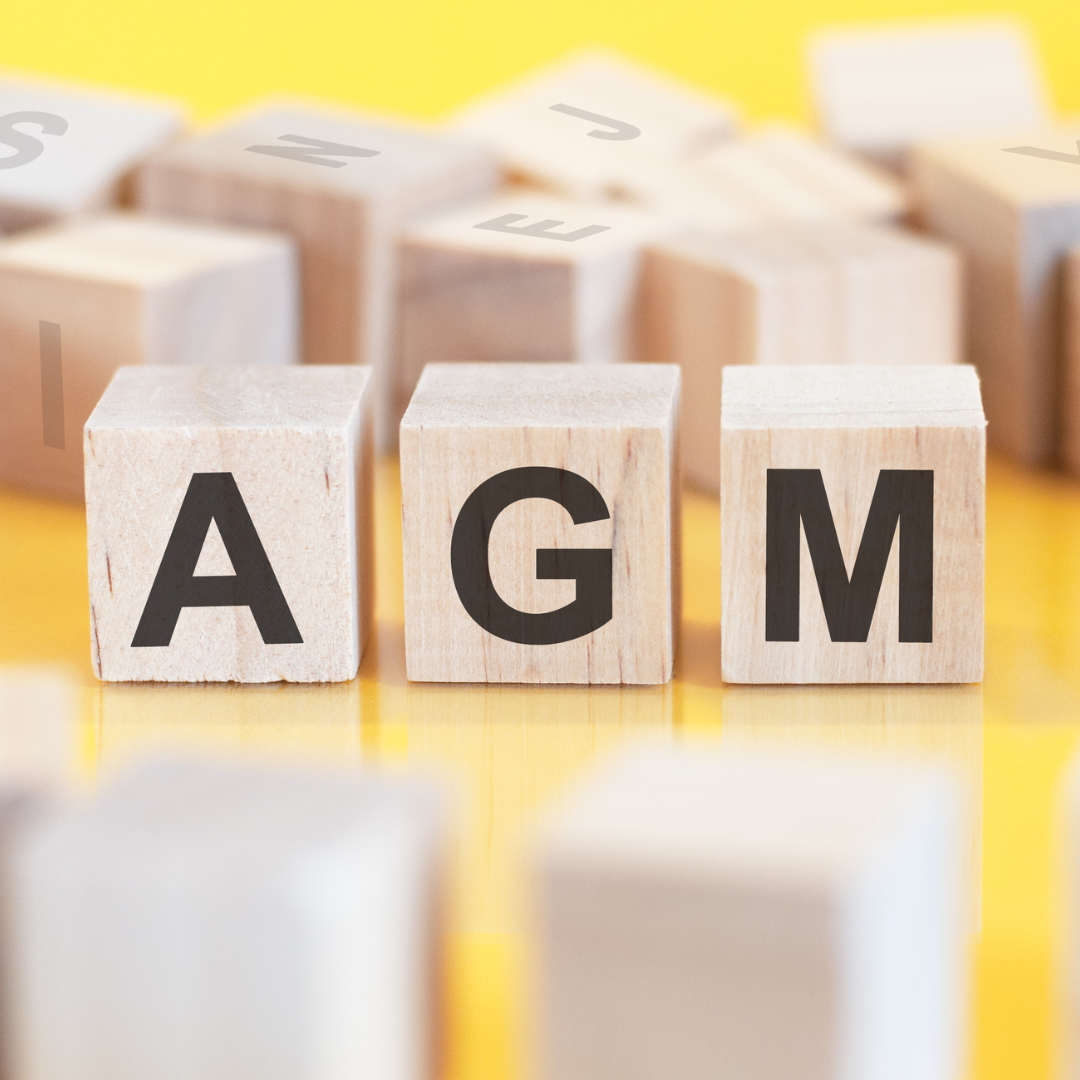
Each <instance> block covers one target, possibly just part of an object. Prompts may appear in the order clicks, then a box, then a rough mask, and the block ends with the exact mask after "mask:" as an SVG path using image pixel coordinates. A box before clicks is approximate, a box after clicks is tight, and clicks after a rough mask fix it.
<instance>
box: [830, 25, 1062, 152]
mask: <svg viewBox="0 0 1080 1080" xmlns="http://www.w3.org/2000/svg"><path fill="white" fill-rule="evenodd" d="M809 61H810V76H811V85H812V90H813V95H814V99H815V105H816V108H817V114H818V120H819V122H820V124H821V126H822V128H823V129H824V131H825V133H826V134H827V135H828V137H829V138H830V139H832V140H833V141H835V142H838V143H840V144H841V145H842V146H846V147H848V148H850V149H852V150H858V151H861V152H863V153H865V154H869V155H871V156H873V157H876V158H878V159H879V160H881V161H883V162H885V163H888V164H890V165H894V166H897V165H900V164H901V163H902V161H903V158H904V155H905V153H906V151H908V150H909V149H910V148H911V147H912V146H914V145H916V144H917V143H920V142H924V141H926V140H928V139H951V138H960V139H963V138H978V137H979V136H983V135H993V134H994V133H996V132H999V131H1008V130H1009V129H1010V128H1024V127H1031V126H1034V125H1039V124H1044V123H1046V122H1047V120H1048V119H1049V110H1048V108H1047V103H1046V100H1047V99H1046V92H1045V89H1044V85H1043V79H1042V75H1041V72H1040V70H1039V63H1038V61H1037V60H1036V58H1035V56H1034V53H1033V50H1032V47H1031V43H1030V41H1029V39H1028V37H1027V34H1026V33H1025V32H1024V30H1023V28H1022V27H1021V26H1019V25H1017V24H1016V23H1014V22H1012V21H1010V20H999V19H968V20H963V21H961V20H957V21H953V22H946V21H942V22H926V23H923V24H922V25H918V24H916V25H909V26H904V25H888V24H880V25H878V26H873V27H865V28H858V29H843V30H830V31H827V32H825V33H822V34H818V35H817V36H816V38H815V39H814V41H813V43H812V45H811V48H810V54H809Z"/></svg>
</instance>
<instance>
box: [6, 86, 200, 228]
mask: <svg viewBox="0 0 1080 1080" xmlns="http://www.w3.org/2000/svg"><path fill="white" fill-rule="evenodd" d="M183 124H184V117H183V113H182V112H181V111H180V109H179V108H177V107H176V106H174V105H172V104H167V103H165V102H160V101H154V99H153V98H150V99H143V98H136V97H126V96H124V95H121V94H117V93H114V92H112V91H108V92H101V91H97V90H86V89H83V88H81V87H73V86H57V85H51V84H49V83H38V82H33V81H29V80H21V79H20V80H18V81H13V80H10V79H7V78H2V79H0V148H2V150H3V157H2V158H0V232H7V231H8V230H14V229H21V228H26V227H28V226H31V225H40V224H44V223H46V222H49V221H53V220H55V219H57V218H62V217H67V216H69V215H71V214H80V213H86V212H87V211H94V210H103V209H105V208H106V207H109V206H113V205H115V204H116V203H117V202H118V201H119V199H120V196H121V194H122V193H123V192H122V188H123V186H124V184H125V183H126V182H127V180H128V174H129V173H130V172H131V170H132V169H134V168H135V167H136V166H137V165H139V164H140V163H141V162H142V160H143V159H144V158H146V157H147V156H148V155H150V154H151V153H153V152H154V151H155V150H159V149H160V148H161V147H162V146H164V145H165V144H166V143H168V142H171V141H172V140H173V139H175V138H176V137H177V136H178V135H179V134H180V132H181V130H182V128H183ZM12 151H13V152H12Z"/></svg>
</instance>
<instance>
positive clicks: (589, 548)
mask: <svg viewBox="0 0 1080 1080" xmlns="http://www.w3.org/2000/svg"><path fill="white" fill-rule="evenodd" d="M678 407H679V370H678V368H676V367H673V366H670V365H657V364H625V365H622V364H620V365H599V366H588V365H579V364H558V365H555V364H430V365H428V367H427V368H426V369H425V371H424V374H423V375H422V376H421V379H420V382H419V384H418V385H417V388H416V393H415V394H414V396H413V400H412V402H411V404H410V405H409V408H408V410H407V411H406V413H405V416H404V418H403V419H402V422H401V486H402V502H403V515H402V518H403V525H402V533H403V546H404V570H405V649H406V666H407V670H408V676H409V678H410V679H413V680H417V681H420V682H522V683H650V684H656V683H664V682H667V681H668V679H670V678H671V673H672V660H673V654H674V649H675V643H676V640H677V635H678V625H679V602H680V578H679V557H680V552H679V487H680V485H679V460H678V431H677V427H678ZM574 522H577V524H574Z"/></svg>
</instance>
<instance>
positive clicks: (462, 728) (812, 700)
mask: <svg viewBox="0 0 1080 1080" xmlns="http://www.w3.org/2000/svg"><path fill="white" fill-rule="evenodd" d="M989 477H990V479H989V492H988V508H987V511H988V520H987V538H988V539H987V597H986V614H987V671H986V681H985V683H984V684H983V685H982V686H981V687H980V686H969V687H939V688H933V687H876V688H866V687H849V688H839V689H831V688H802V689H787V688H767V687H762V688H736V687H731V688H724V687H722V686H721V684H720V679H719V654H718V646H719V616H720V608H719V585H720V582H719V540H720V533H719V511H718V506H717V503H716V501H715V500H712V499H707V498H704V497H702V496H700V495H695V494H692V493H688V495H687V497H686V500H685V502H684V530H683V543H684V559H685V582H686V585H685V590H684V592H685V596H684V613H685V622H684V626H683V648H682V651H681V657H680V663H679V668H678V672H679V673H678V678H677V679H676V680H675V681H674V682H673V683H672V684H671V685H669V686H666V687H655V688H652V687H648V688H635V689H620V688H617V687H598V688H593V689H581V688H562V687H559V688H521V687H482V686H459V687H447V686H422V685H415V684H414V685H412V686H410V685H408V684H407V683H406V680H405V678H404V663H403V629H402V595H401V552H400V502H399V498H400V496H399V490H398V483H397V470H396V464H395V463H394V462H393V461H385V462H383V463H382V465H381V467H380V470H379V477H378V488H377V507H376V509H377V544H378V548H377V554H378V592H377V599H376V608H377V612H376V614H377V620H378V633H377V637H376V640H375V641H373V642H372V644H371V646H369V648H368V651H367V653H366V654H365V657H364V662H363V666H362V670H361V676H360V678H358V679H357V680H355V681H354V682H352V683H349V684H344V685H336V686H313V687H303V686H254V687H236V686H216V687H215V686H205V687H198V686H176V687H162V686H156V687H150V686H134V685H117V686H103V685H98V684H97V683H96V682H95V681H94V679H93V677H92V675H91V672H90V667H89V655H88V629H87V607H88V601H87V584H86V560H85V527H84V521H83V513H82V510H81V508H80V507H76V506H71V505H65V504H62V503H57V502H52V501H49V500H45V499H40V498H35V497H33V496H29V495H24V494H21V493H17V492H13V491H3V490H0V663H8V662H26V661H35V662H39V661H50V662H58V663H61V664H64V665H66V666H67V667H68V668H69V669H70V670H71V671H72V672H74V673H75V674H76V676H77V677H78V678H79V679H80V680H81V681H82V683H83V685H84V686H85V694H84V704H85V708H84V717H83V720H82V727H81V732H80V736H81V737H80V745H81V747H82V758H83V766H84V769H85V771H86V772H87V773H88V774H91V775H92V774H95V773H100V772H101V770H103V769H112V768H113V767H114V766H116V765H117V764H119V763H122V762H123V761H125V760H126V759H128V758H130V757H131V756H132V755H133V754H137V753H140V752H146V751H148V750H153V749H163V748H181V749H184V750H187V751H191V750H198V751H212V752H215V753H230V754H242V755H261V754H287V755H289V756H291V757H294V758H297V757H302V758H308V759H314V760H333V761H336V762H346V763H348V762H360V761H380V762H383V763H388V764H390V765H391V766H393V765H395V764H396V763H400V762H408V763H410V764H420V765H424V766H426V767H435V768H437V769H439V770H440V771H442V772H444V773H445V774H448V775H449V776H451V777H453V778H454V780H455V782H456V784H457V790H458V793H459V797H460V802H459V818H460V826H461V827H460V840H459V844H458V850H457V875H456V881H457V885H458V891H457V903H456V911H455V924H456V929H455V934H454V939H453V942H454V943H453V948H452V963H451V995H450V1009H451V1016H450V1039H449V1060H450V1075H451V1076H453V1077H455V1078H462V1080H464V1078H468V1080H481V1078H485V1080H487V1078H510V1077H518V1076H522V1075H524V1072H525V1070H524V1068H523V1066H522V1058H523V1056H524V1055H523V1048H524V1045H525V1043H526V1042H527V1038H526V1031H527V1023H526V1022H525V1020H524V1019H523V1018H524V1017H526V1016H527V1015H528V1010H527V1008H526V1006H525V1002H526V1000H527V979H526V972H527V962H526V954H525V950H524V948H523V938H522V936H521V934H520V933H519V931H520V928H521V926H522V918H523V906H524V905H523V900H524V897H523V889H522V875H521V872H520V855H521V848H522V844H523V842H524V840H525V838H526V837H527V835H528V830H529V828H530V825H531V823H532V822H533V821H534V819H535V817H536V813H537V808H538V807H539V806H541V805H542V804H543V803H544V802H545V801H547V800H548V799H549V798H551V797H552V796H553V795H555V794H556V793H557V792H558V791H559V789H560V788H562V787H563V786H564V785H565V784H566V783H567V782H569V781H570V780H572V779H573V778H574V777H576V776H578V775H580V774H581V773H582V771H583V770H585V769H586V768H587V767H588V766H589V764H590V763H591V762H592V761H593V760H594V759H595V758H596V757H597V756H598V755H601V754H603V753H605V752H606V751H607V750H609V749H611V748H613V747H615V746H617V745H618V744H620V743H624V742H626V741H628V740H631V739H636V738H642V737H653V738H656V737H672V736H674V737H677V738H680V737H681V738H706V739H721V740H723V741H725V742H728V743H730V742H733V741H735V740H742V741H746V740H755V741H761V740H773V741H780V742H785V743H795V742H807V741H812V742H827V743H840V744H844V745H847V746H850V747H854V748H858V749H864V750H874V751H878V750H880V751H882V752H888V753H891V752H901V753H912V752H914V753H923V754H930V755H935V756H939V757H942V758H945V759H947V760H950V761H953V762H954V763H956V764H957V765H959V767H960V768H961V769H962V770H964V771H965V772H966V773H967V775H968V776H969V777H970V778H971V780H972V781H973V789H974V791H975V792H976V794H977V796H978V799H977V804H978V813H976V814H975V815H974V821H973V827H972V838H971V865H972V870H973V875H974V876H973V883H974V882H977V881H978V880H979V878H980V877H981V886H982V888H981V893H982V897H981V930H980V932H979V934H978V936H977V939H976V941H977V945H976V953H975V961H976V966H975V975H974V995H975V1001H974V1006H975V1033H974V1047H973V1068H972V1075H973V1076H976V1077H978V1078H980V1080H990V1078H995V1080H997V1078H1001V1080H1006V1078H1007V1080H1016V1078H1017V1077H1024V1078H1028V1080H1038V1078H1041V1077H1045V1076H1048V1075H1049V1072H1050V1049H1051V1043H1052V1029H1051V1015H1052V1008H1051V956H1052V952H1053V942H1054V935H1053V933H1052V921H1053V920H1052V918H1051V900H1052V895H1053V893H1052V889H1051V879H1052V868H1053V860H1052V852H1051V838H1052V820H1053V818H1052V808H1053V805H1054V796H1055V785H1056V784H1057V782H1058V780H1059V777H1060V775H1061V772H1062V769H1063V768H1064V766H1065V765H1066V763H1067V761H1068V760H1069V758H1070V756H1071V755H1072V753H1073V752H1074V750H1075V748H1076V744H1077V736H1078V734H1080V664H1078V663H1077V660H1076V658H1077V655H1078V651H1080V486H1078V485H1077V484H1075V483H1074V482H1071V481H1067V480H1064V479H1061V478H1058V477H1052V476H1046V475H1039V474H1032V473H1025V472H1021V471H1019V470H1017V469H1015V468H1012V467H1010V466H1006V465H1003V464H1001V463H998V462H993V463H992V465H991V469H990V473H989Z"/></svg>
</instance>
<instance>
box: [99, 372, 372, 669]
mask: <svg viewBox="0 0 1080 1080" xmlns="http://www.w3.org/2000/svg"><path fill="white" fill-rule="evenodd" d="M369 383H370V369H369V368H364V367H352V366H348V367H331V366H328V367H321V368H271V369H268V368H238V369H230V370H219V369H211V368H151V367H146V368H121V369H120V371H118V372H117V374H116V377H115V378H114V379H113V381H112V383H111V384H110V385H109V388H108V390H106V392H105V395H104V397H103V398H102V399H101V401H100V403H99V404H98V407H97V408H96V409H95V410H94V412H93V413H92V414H91V416H90V419H89V420H88V421H87V424H86V432H85V445H84V449H85V457H86V520H87V543H88V547H89V558H90V621H91V631H92V642H91V644H92V655H93V662H94V671H95V673H96V674H97V675H98V677H99V678H101V679H105V680H107V681H126V680H136V681H138V680H152V681H164V682H202V681H235V682H275V681H277V680H287V681H289V682H335V681H341V680H346V679H351V678H352V677H353V676H354V675H355V674H356V671H357V668H358V666H359V662H360V654H361V652H362V651H363V647H364V642H365V639H366V636H367V631H368V626H369V624H370V621H371V603H372V571H371V557H372V556H371V523H372V507H371V498H372V480H371V477H372V449H371V439H372V434H371V419H370V410H371V402H370V386H369Z"/></svg>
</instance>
